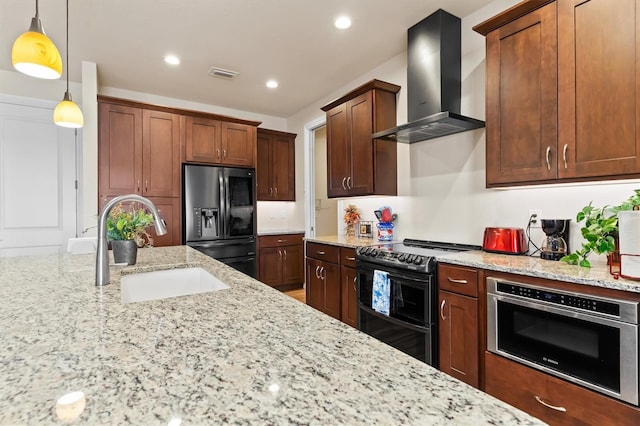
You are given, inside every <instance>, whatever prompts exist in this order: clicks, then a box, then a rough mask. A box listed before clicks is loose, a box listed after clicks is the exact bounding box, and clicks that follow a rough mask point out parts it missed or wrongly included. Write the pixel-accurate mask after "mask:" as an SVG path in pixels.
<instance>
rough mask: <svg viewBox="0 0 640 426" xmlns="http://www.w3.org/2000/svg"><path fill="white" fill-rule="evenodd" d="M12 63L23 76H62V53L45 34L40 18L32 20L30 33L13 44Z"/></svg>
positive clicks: (50, 77)
mask: <svg viewBox="0 0 640 426" xmlns="http://www.w3.org/2000/svg"><path fill="white" fill-rule="evenodd" d="M11 62H12V63H13V66H14V68H15V69H16V70H18V71H20V72H21V73H23V74H26V75H29V76H32V77H37V78H45V79H50V80H51V79H56V78H60V76H61V75H62V58H61V57H60V52H59V51H58V48H57V47H56V45H55V44H53V42H52V41H51V39H50V38H49V37H47V36H46V35H45V34H44V31H43V30H42V24H41V23H40V18H38V17H34V18H33V19H31V27H30V28H29V31H27V32H25V33H23V34H22V35H21V36H20V37H18V38H17V39H16V41H15V42H14V43H13V48H12V49H11Z"/></svg>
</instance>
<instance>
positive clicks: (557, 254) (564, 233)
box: [540, 219, 571, 260]
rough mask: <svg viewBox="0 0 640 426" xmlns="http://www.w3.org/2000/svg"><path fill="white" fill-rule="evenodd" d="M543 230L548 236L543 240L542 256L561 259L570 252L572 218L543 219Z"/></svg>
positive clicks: (543, 257)
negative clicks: (570, 223)
mask: <svg viewBox="0 0 640 426" xmlns="http://www.w3.org/2000/svg"><path fill="white" fill-rule="evenodd" d="M540 222H541V224H542V230H543V231H544V233H545V234H547V237H546V238H545V239H544V241H542V247H541V249H540V250H541V251H540V258H542V259H547V260H560V258H561V257H563V256H566V255H567V254H569V222H571V219H542V220H541V221H540Z"/></svg>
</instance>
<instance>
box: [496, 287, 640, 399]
mask: <svg viewBox="0 0 640 426" xmlns="http://www.w3.org/2000/svg"><path fill="white" fill-rule="evenodd" d="M487 350H488V351H490V352H493V353H495V354H497V355H501V356H504V357H506V358H509V359H512V360H514V361H517V362H520V363H522V364H525V365H528V366H530V367H533V368H535V369H538V370H541V371H544V372H546V373H548V374H552V375H554V376H557V377H560V378H563V379H565V380H568V381H570V382H573V383H576V384H579V385H581V386H584V387H586V388H589V389H592V390H595V391H597V392H600V393H603V394H605V395H609V396H611V397H614V398H617V399H620V400H622V401H625V402H628V403H631V404H633V405H638V402H639V401H638V302H633V301H627V300H619V299H613V298H606V297H599V296H592V295H585V294H578V293H573V292H568V291H561V290H555V289H549V288H546V287H540V286H535V285H530V284H527V283H520V282H513V281H508V280H503V279H497V278H493V277H488V278H487Z"/></svg>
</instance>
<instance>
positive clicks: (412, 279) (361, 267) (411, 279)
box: [356, 264, 433, 284]
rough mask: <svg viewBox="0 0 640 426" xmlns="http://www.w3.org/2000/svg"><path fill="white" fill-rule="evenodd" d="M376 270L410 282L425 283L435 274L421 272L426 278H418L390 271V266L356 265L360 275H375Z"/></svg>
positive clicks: (357, 272) (390, 276)
mask: <svg viewBox="0 0 640 426" xmlns="http://www.w3.org/2000/svg"><path fill="white" fill-rule="evenodd" d="M374 270H378V271H385V272H387V277H389V278H394V279H397V280H403V281H409V282H413V283H420V284H424V282H425V281H427V279H428V277H429V276H433V274H429V273H426V272H425V273H420V275H423V276H424V278H418V277H416V276H409V275H403V274H397V273H395V272H389V271H388V267H385V266H382V265H380V266H378V267H377V268H376V267H371V266H364V265H361V264H360V265H358V266H356V274H357V275H358V276H360V274H362V273H364V274H367V275H370V276H373V271H374Z"/></svg>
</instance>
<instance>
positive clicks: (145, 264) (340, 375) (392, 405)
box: [0, 247, 539, 425]
mask: <svg viewBox="0 0 640 426" xmlns="http://www.w3.org/2000/svg"><path fill="white" fill-rule="evenodd" d="M196 265H199V266H202V267H204V268H205V269H207V270H208V271H210V272H211V273H212V274H213V275H215V276H216V277H218V278H219V279H220V280H222V281H224V282H226V283H227V284H228V285H229V286H230V288H229V289H227V290H222V291H218V292H214V293H207V294H199V295H193V296H184V297H178V298H172V299H165V300H158V301H150V302H141V303H133V304H123V303H121V299H120V297H121V296H120V285H119V280H120V276H121V274H122V273H125V272H129V273H131V272H137V271H149V270H156V269H167V268H175V267H185V266H196ZM0 347H1V348H2V349H1V350H0V424H3V425H4V424H10V425H19V424H38V425H40V424H61V423H60V421H59V420H57V418H56V414H55V410H54V405H55V402H56V400H57V399H58V398H59V397H60V396H62V395H63V394H66V393H68V392H72V391H78V390H80V391H83V392H84V393H85V394H86V401H87V402H86V408H85V409H84V411H83V412H82V414H81V415H80V417H79V418H78V419H77V420H76V423H75V424H118V425H121V424H144V425H154V424H158V425H160V424H163V425H166V424H167V423H168V422H169V421H170V420H171V419H175V418H180V419H182V424H183V425H194V424H221V423H232V424H332V425H336V424H349V425H351V424H416V425H431V424H433V425H436V424H447V425H454V424H455V425H479V424H493V425H497V424H503V425H519V424H539V423H538V421H537V420H535V419H533V418H531V417H529V416H528V415H526V414H524V413H522V412H520V411H518V410H516V409H514V408H512V407H510V406H508V405H506V404H504V403H502V402H500V401H498V400H496V399H494V398H492V397H490V396H488V395H486V394H484V393H482V392H480V391H477V390H475V389H473V388H471V387H469V386H467V385H466V384H464V383H462V382H459V381H457V380H455V379H453V378H450V377H449V376H446V375H445V374H443V373H440V372H439V371H437V370H435V369H433V368H431V367H430V366H428V365H426V364H423V363H421V362H418V361H416V360H414V359H413V358H411V357H409V356H408V355H405V354H404V353H401V352H398V351H396V350H395V349H393V348H391V347H389V346H386V345H384V344H383V343H380V342H378V341H377V340H374V339H372V338H370V337H368V336H366V335H364V334H362V333H360V332H358V331H357V330H354V329H352V328H350V327H349V326H347V325H345V324H342V323H341V322H339V321H336V320H334V319H332V318H330V317H329V316H326V315H324V314H322V313H320V312H318V311H316V310H314V309H312V308H310V307H308V306H306V305H304V304H302V303H300V302H298V301H296V300H294V299H292V298H289V297H288V296H285V295H283V294H281V293H279V292H278V291H276V290H274V289H272V288H270V287H268V286H266V285H263V284H261V283H259V282H257V281H255V280H253V279H251V278H248V277H247V276H246V275H243V274H241V273H239V272H236V271H234V270H232V269H231V268H229V267H227V266H225V265H223V264H221V263H219V262H217V261H215V260H213V259H210V258H208V257H206V256H204V255H202V254H200V253H199V252H196V251H195V250H193V249H190V248H187V247H164V248H153V249H143V250H140V251H139V255H138V264H137V265H135V266H131V267H126V268H124V269H122V268H112V278H111V284H110V285H107V286H105V287H95V286H94V256H93V255H75V256H73V255H61V256H48V257H24V258H0Z"/></svg>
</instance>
